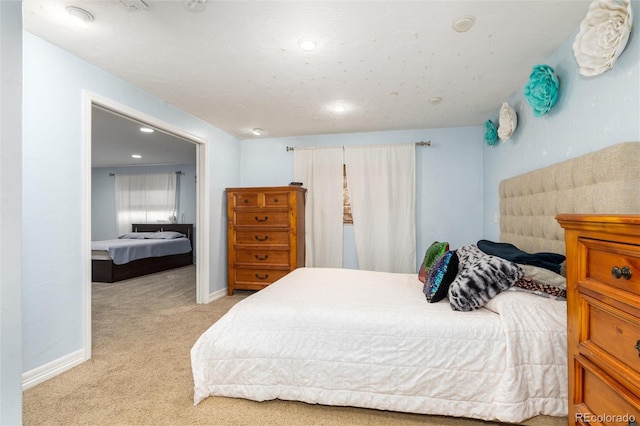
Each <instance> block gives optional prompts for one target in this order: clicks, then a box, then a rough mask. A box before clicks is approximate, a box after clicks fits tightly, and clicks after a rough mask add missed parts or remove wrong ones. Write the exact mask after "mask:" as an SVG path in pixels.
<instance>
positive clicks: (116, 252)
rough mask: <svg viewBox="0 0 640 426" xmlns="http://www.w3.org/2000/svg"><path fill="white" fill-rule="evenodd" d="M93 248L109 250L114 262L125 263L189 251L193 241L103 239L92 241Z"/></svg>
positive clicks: (184, 239)
mask: <svg viewBox="0 0 640 426" xmlns="http://www.w3.org/2000/svg"><path fill="white" fill-rule="evenodd" d="M91 250H104V251H107V252H109V257H110V258H111V259H112V260H113V263H115V264H116V265H124V264H125V263H129V262H131V261H134V260H138V259H144V258H147V257H160V256H168V255H171V254H184V253H189V252H190V251H191V242H190V241H189V239H188V238H175V239H171V240H162V239H159V240H147V239H141V240H128V239H125V240H120V239H118V240H102V241H92V242H91Z"/></svg>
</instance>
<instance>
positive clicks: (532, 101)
mask: <svg viewBox="0 0 640 426" xmlns="http://www.w3.org/2000/svg"><path fill="white" fill-rule="evenodd" d="M559 87H560V82H559V81H558V77H557V76H556V75H555V73H554V71H553V68H551V67H550V66H549V65H536V66H535V67H533V71H532V72H531V75H530V76H529V82H528V83H527V85H526V86H524V97H525V98H527V101H528V102H529V105H531V108H533V115H534V117H541V116H543V115H545V114H546V113H548V112H549V111H550V110H551V108H552V107H553V105H555V103H556V101H557V100H558V89H559Z"/></svg>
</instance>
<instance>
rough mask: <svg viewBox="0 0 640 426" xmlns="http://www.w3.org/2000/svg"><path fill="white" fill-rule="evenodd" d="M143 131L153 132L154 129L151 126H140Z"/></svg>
mask: <svg viewBox="0 0 640 426" xmlns="http://www.w3.org/2000/svg"><path fill="white" fill-rule="evenodd" d="M140 131H141V132H142V133H153V129H152V128H150V127H140Z"/></svg>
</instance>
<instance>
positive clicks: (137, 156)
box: [131, 154, 142, 158]
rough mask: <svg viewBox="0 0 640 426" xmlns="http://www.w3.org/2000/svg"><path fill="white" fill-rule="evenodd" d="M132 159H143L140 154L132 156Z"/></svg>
mask: <svg viewBox="0 0 640 426" xmlns="http://www.w3.org/2000/svg"><path fill="white" fill-rule="evenodd" d="M131 158H142V155H140V154H131Z"/></svg>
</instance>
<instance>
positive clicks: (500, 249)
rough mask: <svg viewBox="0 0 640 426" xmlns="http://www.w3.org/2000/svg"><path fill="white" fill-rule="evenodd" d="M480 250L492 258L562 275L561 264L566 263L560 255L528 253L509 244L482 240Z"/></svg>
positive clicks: (479, 243) (479, 242)
mask: <svg viewBox="0 0 640 426" xmlns="http://www.w3.org/2000/svg"><path fill="white" fill-rule="evenodd" d="M477 246H478V248H479V249H480V250H482V251H483V252H485V253H486V254H490V255H492V256H498V257H501V258H503V259H506V260H509V261H511V262H514V263H520V264H521V265H533V266H539V267H541V268H545V269H548V270H550V271H553V272H555V273H556V274H559V273H560V264H561V263H562V262H564V261H565V259H566V258H565V257H564V255H562V254H558V253H548V252H540V253H533V254H531V253H527V252H525V251H522V250H520V249H519V248H518V247H516V246H514V245H513V244H509V243H497V242H495V241H488V240H480V241H478V244H477Z"/></svg>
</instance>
